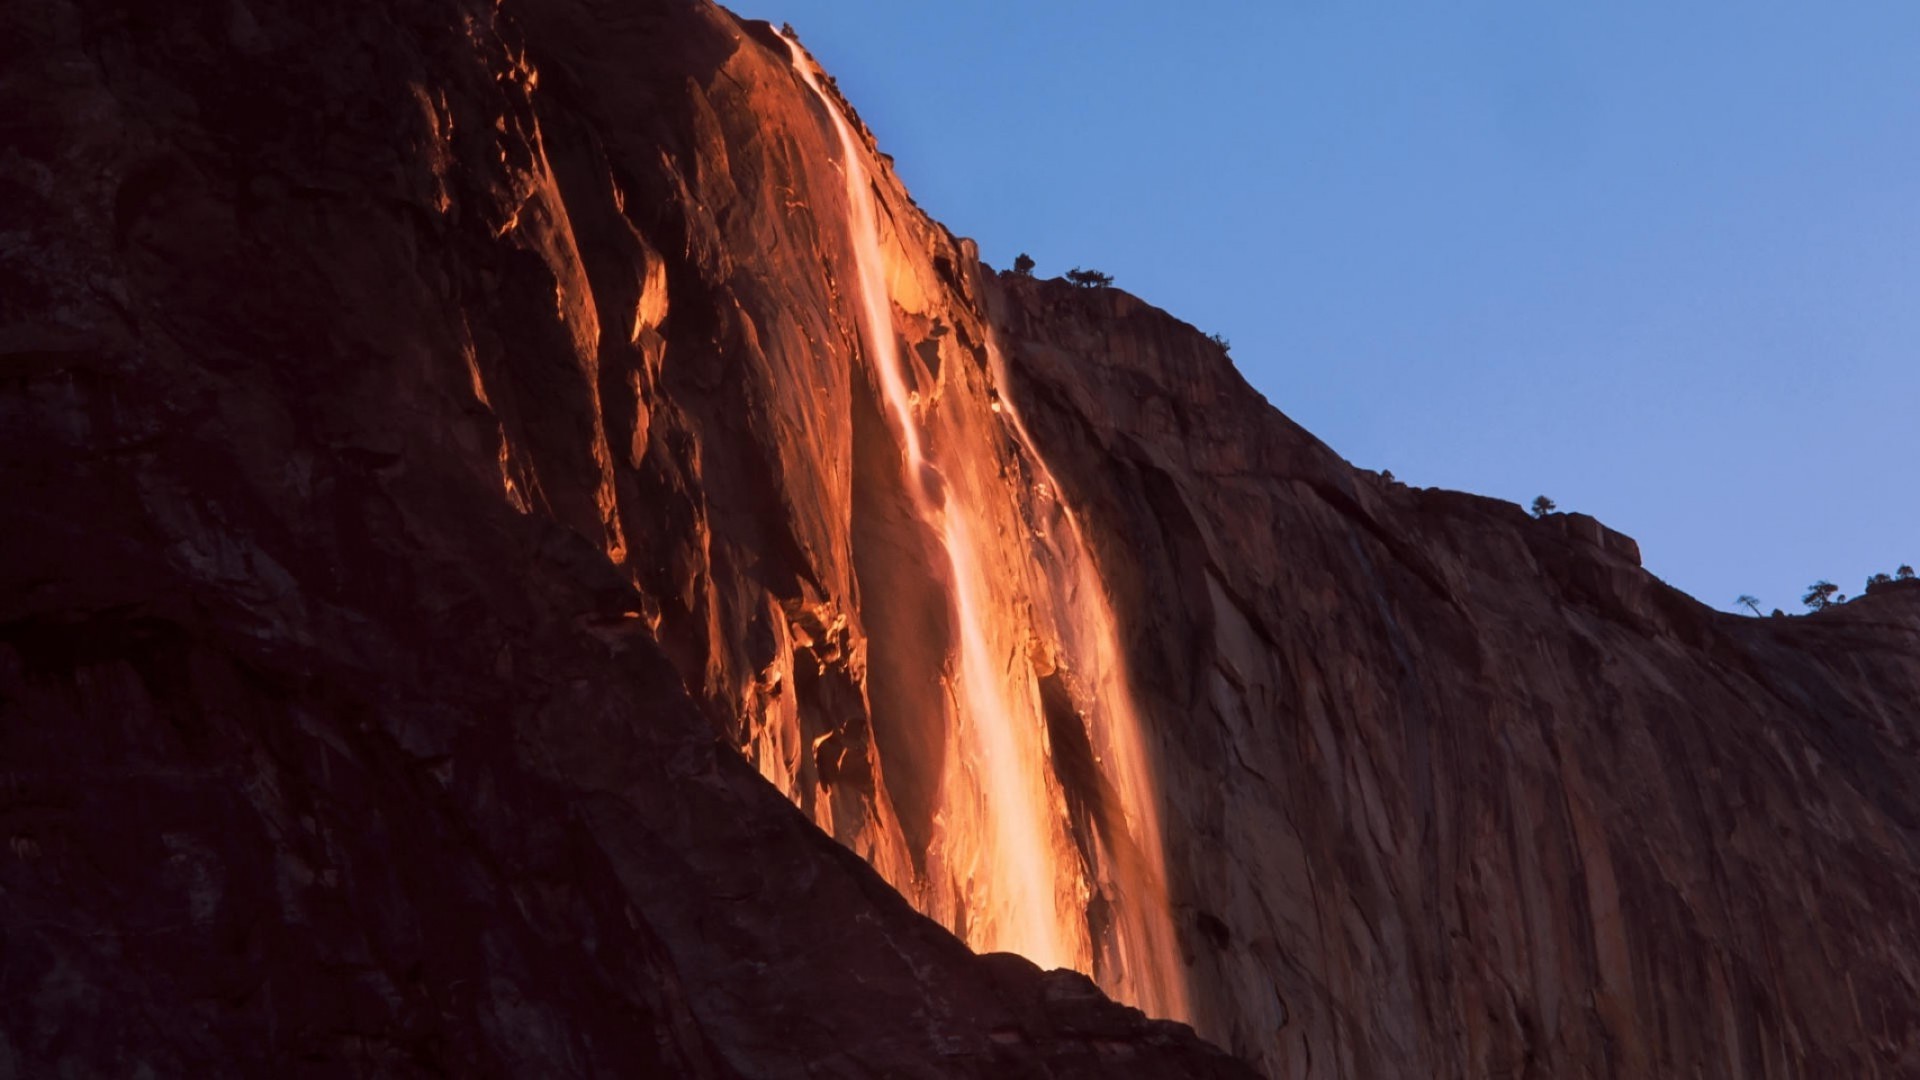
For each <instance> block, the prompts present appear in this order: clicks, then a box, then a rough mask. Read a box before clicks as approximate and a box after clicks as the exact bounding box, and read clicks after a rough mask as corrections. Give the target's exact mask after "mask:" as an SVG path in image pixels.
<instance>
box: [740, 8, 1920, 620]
mask: <svg viewBox="0 0 1920 1080" xmlns="http://www.w3.org/2000/svg"><path fill="white" fill-rule="evenodd" d="M732 6H733V7H734V9H735V10H737V11H739V12H741V13H742V14H744V15H748V16H752V17H759V18H765V19H768V20H770V21H772V22H774V23H775V24H776V25H777V24H778V23H780V22H782V21H789V22H792V23H793V24H794V27H795V28H796V29H797V30H798V31H799V33H800V35H801V38H802V40H803V41H804V42H805V43H806V44H807V46H808V47H809V48H810V49H812V50H813V52H814V54H815V55H816V56H818V57H819V58H820V60H821V61H822V63H824V64H825V65H826V66H827V68H828V69H829V70H830V71H832V72H833V73H834V74H835V75H836V76H837V77H838V78H839V80H840V85H841V88H842V89H843V90H844V91H845V92H846V93H847V94H848V96H849V97H850V98H851V100H852V101H853V102H854V104H855V106H856V107H857V108H858V109H859V110H860V112H861V115H862V117H863V118H864V119H865V120H866V121H867V123H868V124H869V126H871V127H872V128H873V130H874V131H875V133H876V134H877V135H878V137H879V139H880V142H881V145H882V148H883V149H886V150H887V151H889V152H890V153H892V154H894V155H895V157H896V158H897V164H898V168H899V171H900V173H901V175H902V177H903V178H904V179H905V180H906V182H907V184H908V186H909V187H910V188H911V189H912V190H913V192H914V194H915V196H916V197H917V198H918V200H919V201H920V203H921V205H922V206H924V207H926V208H927V209H928V211H929V212H931V213H932V214H933V215H934V216H935V217H937V218H939V219H940V220H941V221H943V222H944V223H946V224H947V225H948V227H950V228H952V229H953V230H954V231H955V232H956V233H959V234H961V235H963V236H971V237H974V238H976V239H977V240H978V241H979V242H980V248H981V252H982V254H983V256H984V257H985V258H986V259H987V261H988V262H990V263H992V264H994V265H995V266H1000V267H1005V266H1007V265H1009V264H1010V263H1011V262H1012V260H1013V256H1014V255H1015V254H1016V253H1018V252H1021V251H1026V252H1030V253H1032V255H1033V256H1034V258H1035V259H1037V260H1038V261H1039V272H1040V273H1041V274H1042V275H1045V276H1051V275H1054V274H1058V273H1061V272H1063V271H1065V270H1066V269H1068V268H1069V267H1071V266H1074V265H1076V264H1077V265H1083V266H1090V267H1096V268H1098V269H1101V270H1105V271H1107V272H1108V273H1111V274H1113V275H1114V276H1115V278H1116V279H1117V284H1119V285H1120V286H1121V287H1123V288H1126V289H1128V290H1130V291H1132V292H1134V293H1136V294H1138V295H1140V296H1141V297H1143V298H1145V299H1147V300H1148V301H1150V302H1152V303H1154V304H1157V305H1159V306H1161V307H1164V308H1166V309H1167V310H1169V311H1171V312H1173V313H1174V314H1176V315H1179V316H1180V317H1182V318H1185V319H1187V320H1188V321H1190V322H1192V323H1194V324H1195V325H1197V326H1199V327H1201V328H1202V329H1204V330H1207V331H1210V332H1218V333H1222V334H1225V335H1226V336H1227V337H1228V338H1230V339H1231V340H1232V342H1233V355H1234V358H1235V360H1236V361H1237V362H1238V363H1239V365H1240V367H1241V370H1243V371H1244V372H1245V373H1246V375H1247V377H1248V379H1249V380H1250V381H1251V382H1252V383H1253V384H1254V385H1255V386H1256V387H1258V388H1259V389H1260V390H1261V391H1262V392H1263V393H1265V394H1266V396H1267V397H1268V399H1269V400H1271V401H1272V402H1273V403H1274V404H1275V405H1277V406H1279V407H1280V408H1281V409H1282V410H1284V411H1285V412H1287V413H1288V414H1289V415H1290V416H1292V417H1293V418H1294V419H1295V420H1297V421H1299V422H1300V423H1302V424H1304V425H1305V426H1306V427H1308V428H1309V429H1311V430H1312V431H1313V432H1314V433H1316V434H1317V435H1319V436H1320V437H1321V438H1323V439H1325V440H1326V441H1327V442H1328V443H1329V444H1331V445H1332V446H1333V448H1334V449H1335V450H1336V451H1338V452H1340V453H1341V454H1343V455H1345V456H1346V457H1347V458H1348V459H1349V460H1351V461H1353V462H1354V463H1355V464H1357V465H1361V466H1364V467H1367V468H1374V469H1380V468H1387V469H1392V470H1393V472H1394V473H1395V475H1397V476H1398V477H1399V478H1400V479H1402V480H1405V481H1407V482H1409V483H1413V484H1416V485H1422V486H1443V487H1451V488H1460V489H1464V490H1467V491H1474V492H1480V493H1483V494H1489V495H1495V496H1499V497H1502V498H1508V499H1512V500H1514V501H1516V502H1522V503H1524V502H1526V501H1529V500H1531V499H1532V497H1533V496H1534V495H1536V494H1541V493H1545V494H1548V495H1551V496H1552V497H1553V498H1555V499H1556V500H1558V501H1559V503H1560V506H1561V508H1562V509H1566V510H1581V511H1586V512H1588V513H1592V514H1594V515H1595V516H1597V517H1599V518H1600V519H1601V520H1603V521H1605V522H1607V523H1608V524H1610V525H1612V526H1614V527H1616V528H1618V529H1621V530H1623V531H1625V532H1627V533H1629V534H1632V535H1633V536H1635V537H1637V538H1638V539H1639V540H1640V543H1641V547H1642V550H1643V551H1644V553H1645V555H1646V562H1647V566H1648V567H1649V568H1650V569H1651V570H1653V571H1654V572H1655V573H1657V574H1659V575H1660V576H1661V577H1663V578H1665V579H1666V580H1667V581H1668V582H1670V583H1672V584H1674V585H1676V586H1678V587H1680V588H1682V589H1685V590H1686V591H1688V592H1690V593H1692V594H1693V595H1695V596H1697V597H1699V598H1700V599H1701V600H1703V601H1705V602H1707V603H1709V604H1712V605H1715V606H1717V607H1722V608H1729V607H1731V606H1732V601H1733V599H1734V597H1736V596H1738V595H1739V594H1740V593H1743V592H1751V593H1753V594H1755V595H1757V596H1759V597H1760V599H1761V601H1762V602H1763V604H1764V605H1765V606H1766V607H1769V608H1771V607H1775V606H1778V607H1783V608H1786V609H1787V610H1789V611H1798V610H1800V605H1799V603H1798V600H1799V596H1800V594H1801V592H1802V591H1803V590H1804V587H1805V586H1806V585H1807V584H1808V583H1809V582H1811V581H1813V580H1814V579H1815V578H1820V577H1826V578H1830V579H1831V580H1833V581H1835V582H1837V583H1838V584H1839V585H1840V587H1841V591H1843V592H1845V593H1847V594H1848V595H1853V594H1855V593H1857V592H1858V591H1859V590H1860V588H1861V585H1862V582H1863V581H1864V579H1865V578H1866V576H1867V575H1868V574H1869V573H1871V572H1873V571H1876V570H1888V571H1891V570H1892V569H1893V567H1894V566H1895V565H1896V564H1898V563H1901V562H1909V563H1920V490H1916V469H1917V467H1920V3H1916V2H1914V0H1902V2H1897V3H1896V2H1872V3H1845V4H1814V3H1794V4H1786V3H1774V2H1770V0H1747V2H1742V3H1737V4H1736V3H1705V2H1702V3H1689V4H1672V3H1652V2H1643V0H1624V2H1622V0H1608V2H1606V3H1584V4H1557V3H1551V4H1550V3H1541V2H1539V0H1527V2H1518V0H1514V2H1476V0H1464V2H1458V3H1446V4H1435V3H1426V2H1413V0H1401V2H1386V0H1356V2H1344V0H1300V2H1291V0H1269V2H1265V3H1228V2H1221V0H1188V2H1185V3H1176V4H1169V3H1165V2H1153V3H1148V2H1110V3H1098V4H1096V3H1091V2H1082V0H1059V2H1034V0H1025V2H1020V0H969V2H967V3H938V4H936V3H926V2H900V3H877V2H873V3H860V2H854V0H738V2H737V3H735V4H733V5H732Z"/></svg>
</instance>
